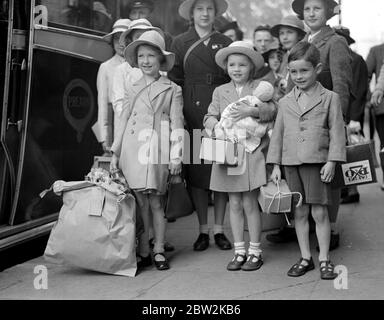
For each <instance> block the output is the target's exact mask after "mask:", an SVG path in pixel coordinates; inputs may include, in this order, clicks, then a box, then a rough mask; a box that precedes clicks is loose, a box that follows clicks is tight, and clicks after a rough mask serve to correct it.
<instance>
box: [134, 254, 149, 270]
mask: <svg viewBox="0 0 384 320" xmlns="http://www.w3.org/2000/svg"><path fill="white" fill-rule="evenodd" d="M137 257H138V258H139V259H140V260H138V261H137V267H138V268H145V267H149V266H151V265H152V259H151V255H148V256H147V257H142V256H140V255H137Z"/></svg>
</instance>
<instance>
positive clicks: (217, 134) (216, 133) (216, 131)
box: [212, 123, 225, 140]
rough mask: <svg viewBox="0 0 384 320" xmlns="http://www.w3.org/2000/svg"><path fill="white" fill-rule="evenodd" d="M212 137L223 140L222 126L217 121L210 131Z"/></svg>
mask: <svg viewBox="0 0 384 320" xmlns="http://www.w3.org/2000/svg"><path fill="white" fill-rule="evenodd" d="M212 137H213V138H214V139H218V140H225V133H224V128H223V127H222V126H221V125H220V124H219V123H218V124H216V125H215V128H214V129H213V132H212Z"/></svg>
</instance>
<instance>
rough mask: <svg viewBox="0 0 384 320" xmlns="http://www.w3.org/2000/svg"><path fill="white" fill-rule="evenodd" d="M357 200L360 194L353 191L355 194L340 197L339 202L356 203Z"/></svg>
mask: <svg viewBox="0 0 384 320" xmlns="http://www.w3.org/2000/svg"><path fill="white" fill-rule="evenodd" d="M359 201H360V195H359V194H358V193H355V194H349V195H347V196H345V197H343V198H341V201H340V203H341V204H347V203H357V202H359Z"/></svg>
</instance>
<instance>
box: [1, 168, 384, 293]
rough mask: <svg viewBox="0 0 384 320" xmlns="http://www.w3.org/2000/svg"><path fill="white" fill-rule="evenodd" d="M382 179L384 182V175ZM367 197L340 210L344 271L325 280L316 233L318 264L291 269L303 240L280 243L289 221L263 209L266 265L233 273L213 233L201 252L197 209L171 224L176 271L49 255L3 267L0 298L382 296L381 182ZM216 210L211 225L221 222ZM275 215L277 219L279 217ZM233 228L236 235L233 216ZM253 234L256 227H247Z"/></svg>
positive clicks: (338, 254) (339, 259) (364, 192)
mask: <svg viewBox="0 0 384 320" xmlns="http://www.w3.org/2000/svg"><path fill="white" fill-rule="evenodd" d="M377 172H378V179H379V181H382V176H381V173H380V172H379V170H378V171H377ZM359 191H360V203H357V204H349V205H342V206H341V209H340V213H339V230H340V235H341V243H340V247H339V248H338V249H337V250H335V251H332V252H331V260H332V261H333V262H334V264H335V265H338V266H339V267H338V268H340V270H342V273H341V275H340V276H339V278H338V279H337V281H325V280H320V274H319V268H318V259H317V255H318V253H317V252H316V250H315V247H316V239H315V237H314V236H313V235H312V236H311V244H312V245H311V247H312V254H313V257H314V261H315V264H316V269H315V270H313V271H311V272H308V273H307V274H306V275H304V276H302V277H300V278H290V277H288V276H287V275H286V272H287V270H288V269H289V268H290V267H291V265H292V264H293V263H294V262H296V261H297V260H298V258H299V257H300V254H299V249H298V245H297V243H288V244H273V243H270V242H268V241H267V240H266V239H265V235H266V234H267V233H268V232H271V231H267V230H269V229H273V228H276V227H277V226H278V225H281V223H282V222H281V221H282V220H271V217H268V216H266V215H265V214H263V219H264V227H263V229H264V230H265V232H263V237H262V247H263V250H264V252H263V257H264V265H263V266H262V268H261V269H259V270H258V271H253V272H245V271H237V272H229V271H227V270H226V265H227V263H228V262H229V261H230V259H231V258H232V257H233V251H232V250H230V251H221V250H219V249H218V248H217V247H216V246H215V244H214V242H213V235H212V234H211V245H210V247H209V248H208V249H207V250H206V251H204V252H195V251H193V249H192V244H193V242H194V241H195V240H196V238H197V236H198V223H197V217H196V215H195V214H193V215H191V216H189V217H185V218H182V219H179V220H177V221H176V222H175V223H170V224H168V233H167V239H168V241H169V242H171V243H172V244H174V245H175V247H176V250H175V251H174V252H172V253H170V254H168V257H169V259H170V264H171V269H170V270H167V271H161V272H160V271H157V270H156V268H155V267H150V268H147V269H145V270H144V271H142V272H140V273H139V274H137V275H136V277H134V278H131V277H122V276H113V275H106V274H101V273H97V272H92V271H87V270H83V269H79V268H76V267H71V266H60V265H54V264H50V263H47V262H46V261H45V260H44V258H43V257H39V258H36V259H33V260H30V261H28V262H26V263H23V264H20V265H17V266H14V267H12V268H10V269H7V270H5V271H3V272H1V273H0V300H8V299H11V300H13V299H18V300H19V299H21V300H29V299H33V300H51V299H54V300H56V299H57V300H287V299H289V300H303V299H305V300H323V299H330V300H352V299H358V300H376V299H380V300H381V299H383V298H384V269H383V266H384V235H383V230H384V209H383V205H384V201H383V200H384V192H383V191H381V190H380V188H379V185H378V184H370V185H365V186H360V187H359ZM212 211H213V210H212V208H210V212H209V223H210V225H212V224H213V212H212ZM273 219H276V217H274V218H273ZM225 233H226V234H227V236H228V237H229V238H230V240H231V241H232V234H231V231H230V227H229V215H228V214H227V215H226V223H225ZM245 235H246V238H247V237H248V233H247V232H245ZM40 265H43V266H46V268H47V270H48V278H47V279H48V281H47V288H46V289H35V286H34V282H36V276H37V274H35V273H34V271H36V270H35V267H36V266H40Z"/></svg>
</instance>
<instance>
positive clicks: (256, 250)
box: [248, 242, 263, 256]
mask: <svg viewBox="0 0 384 320" xmlns="http://www.w3.org/2000/svg"><path fill="white" fill-rule="evenodd" d="M260 245H261V243H260V242H259V243H255V242H250V243H249V248H248V254H253V255H255V256H260V255H261V253H262V252H263V251H262V250H261V249H260Z"/></svg>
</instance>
